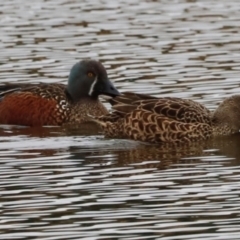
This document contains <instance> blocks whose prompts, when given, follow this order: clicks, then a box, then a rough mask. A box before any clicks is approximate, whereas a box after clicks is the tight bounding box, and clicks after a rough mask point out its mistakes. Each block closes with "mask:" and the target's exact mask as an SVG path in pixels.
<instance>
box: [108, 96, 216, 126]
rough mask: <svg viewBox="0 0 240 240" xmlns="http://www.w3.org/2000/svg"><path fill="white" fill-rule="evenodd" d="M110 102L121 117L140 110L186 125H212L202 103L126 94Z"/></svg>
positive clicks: (208, 112)
mask: <svg viewBox="0 0 240 240" xmlns="http://www.w3.org/2000/svg"><path fill="white" fill-rule="evenodd" d="M109 102H110V104H111V105H112V109H113V112H114V114H115V115H116V114H117V115H118V116H119V117H122V116H123V114H127V113H130V112H132V111H134V110H138V111H142V112H150V113H152V114H155V115H157V116H163V117H166V118H169V119H172V120H175V121H179V122H184V123H207V124H210V123H211V119H210V111H209V110H208V109H207V108H205V107H204V106H203V105H201V104H200V103H198V102H195V101H192V100H189V99H181V98H173V97H165V98H156V97H152V96H149V95H145V94H136V93H131V92H126V93H123V94H122V95H120V96H117V97H116V98H114V99H110V100H109Z"/></svg>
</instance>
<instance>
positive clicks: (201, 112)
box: [88, 92, 240, 144]
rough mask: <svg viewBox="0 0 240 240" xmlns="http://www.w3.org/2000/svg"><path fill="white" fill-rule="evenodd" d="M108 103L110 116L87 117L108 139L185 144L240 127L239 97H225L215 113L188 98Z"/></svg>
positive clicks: (126, 96) (125, 97)
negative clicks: (110, 109) (110, 106)
mask: <svg viewBox="0 0 240 240" xmlns="http://www.w3.org/2000/svg"><path fill="white" fill-rule="evenodd" d="M108 101H109V103H110V104H111V105H112V112H111V113H108V114H106V115H103V116H92V115H90V114H89V115H88V116H89V118H90V121H93V122H95V123H97V124H98V125H99V126H101V128H102V129H103V132H104V135H105V136H106V137H109V138H124V139H132V140H136V141H142V142H148V143H163V144H186V143H193V142H198V141H203V140H207V139H209V138H212V137H215V136H221V135H230V134H235V133H238V132H239V128H240V95H234V96H231V97H228V98H226V99H225V100H224V101H223V102H222V103H221V104H220V105H219V106H218V108H217V109H216V110H215V111H210V110H209V109H207V108H206V107H205V106H203V105H202V104H200V103H198V102H196V101H193V100H191V99H181V98H177V97H160V98H157V97H154V96H150V95H146V94H138V93H133V92H124V93H122V94H121V95H119V96H117V97H116V98H114V99H109V100H108Z"/></svg>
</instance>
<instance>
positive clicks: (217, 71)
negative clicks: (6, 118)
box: [0, 0, 240, 240]
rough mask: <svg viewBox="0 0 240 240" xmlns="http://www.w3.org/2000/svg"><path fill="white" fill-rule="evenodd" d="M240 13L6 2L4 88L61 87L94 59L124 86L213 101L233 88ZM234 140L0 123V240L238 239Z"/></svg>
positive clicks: (238, 156)
mask: <svg viewBox="0 0 240 240" xmlns="http://www.w3.org/2000/svg"><path fill="white" fill-rule="evenodd" d="M239 11H240V2H239V1H237V0H235V1H225V0H218V1H213V0H212V1H207V0H185V1H184V0H165V1H164V0H161V1H153V0H152V1H151V0H149V1H147V0H145V1H144V0H131V1H126V0H121V1H120V0H119V1H107V0H102V1H97V0H88V1H84V0H82V1H77V0H72V1H70V0H69V1H67V0H65V1H64V0H51V1H47V0H45V1H44V0H36V1H34V3H33V1H30V0H12V1H3V2H2V3H1V4H0V14H1V15H0V16H1V17H0V33H1V35H0V36H1V37H0V52H1V54H0V56H1V57H0V84H4V83H6V82H21V83H37V82H62V83H66V79H67V77H68V73H69V70H70V68H71V66H72V65H73V64H74V63H75V62H76V61H78V60H80V59H83V58H87V57H91V58H97V59H99V60H101V61H102V62H103V64H104V66H106V68H107V71H108V73H109V77H110V79H111V80H112V81H113V82H114V84H115V85H116V86H117V87H118V88H119V90H120V91H126V90H128V91H129V90H130V91H135V92H139V93H148V94H152V95H155V96H175V97H183V98H191V99H193V100H196V101H198V102H200V103H202V104H204V105H206V106H207V107H208V108H209V109H215V108H216V107H217V105H218V104H219V102H221V101H222V100H223V99H224V98H225V97H227V96H230V95H232V94H236V93H238V92H239V90H240V87H239V70H240V51H239V50H240V44H239V43H240V41H239V25H240V21H239V20H240V18H239ZM103 101H104V100H103ZM104 103H105V104H106V102H104ZM106 106H107V107H108V108H109V107H110V106H109V105H108V104H106ZM239 141H240V136H239V135H235V136H230V137H222V138H218V139H214V140H210V141H208V142H205V143H203V144H199V145H197V146H194V145H193V146H191V147H185V148H174V149H173V148H171V149H166V148H162V147H159V146H156V145H148V144H143V143H139V142H134V141H128V140H116V139H105V138H104V137H103V136H102V134H101V131H100V130H99V129H98V128H93V127H92V125H91V126H87V125H86V126H84V128H72V129H70V128H64V127H51V128H50V127H48V128H47V127H45V128H35V129H33V128H26V127H19V126H1V127H0V180H1V181H0V206H1V208H0V239H41V240H42V239H43V240H53V239H87V240H91V239H124V240H125V239H129V240H130V239H131V240H134V239H136V240H140V239H163V240H176V239H178V240H181V239H182V240H186V239H188V240H190V239H191V240H201V239H209V240H220V239H222V240H225V239H239V234H240V231H239V226H240V214H239V212H240V200H239V195H240V190H239V189H240V183H239V180H240V167H239V161H240V149H239Z"/></svg>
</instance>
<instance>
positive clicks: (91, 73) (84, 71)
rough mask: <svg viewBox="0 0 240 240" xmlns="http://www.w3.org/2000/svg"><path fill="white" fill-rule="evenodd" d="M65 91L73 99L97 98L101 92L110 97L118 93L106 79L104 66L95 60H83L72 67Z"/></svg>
mask: <svg viewBox="0 0 240 240" xmlns="http://www.w3.org/2000/svg"><path fill="white" fill-rule="evenodd" d="M67 91H68V93H69V95H70V96H71V98H72V100H73V101H79V100H80V99H82V98H92V99H97V98H98V96H99V95H101V94H102V95H107V96H111V97H115V96H118V95H120V93H119V92H118V90H117V89H116V88H115V87H114V86H113V84H112V83H111V81H110V80H109V79H108V75H107V71H106V69H105V68H104V66H103V65H102V64H101V63H100V62H99V61H96V60H83V61H80V62H78V63H76V64H75V65H74V66H73V67H72V69H71V71H70V75H69V78H68V86H67Z"/></svg>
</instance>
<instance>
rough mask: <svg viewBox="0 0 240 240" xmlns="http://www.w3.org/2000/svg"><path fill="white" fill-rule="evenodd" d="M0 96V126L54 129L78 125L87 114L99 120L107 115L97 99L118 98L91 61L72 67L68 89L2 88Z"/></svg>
mask: <svg viewBox="0 0 240 240" xmlns="http://www.w3.org/2000/svg"><path fill="white" fill-rule="evenodd" d="M1 90H5V91H4V92H2V93H0V124H16V125H25V126H44V125H52V126H58V125H63V124H81V123H82V122H85V121H87V114H93V115H96V116H100V115H103V114H107V113H108V111H107V109H106V108H105V107H104V105H103V104H102V103H101V102H100V101H99V99H98V95H100V94H104V95H109V96H116V95H118V94H119V93H118V91H117V90H116V89H115V88H114V86H113V85H112V83H111V82H110V81H109V80H108V77H107V73H106V71H105V69H104V68H103V66H102V65H101V64H100V63H99V62H97V61H93V60H91V61H90V60H88V61H86V60H85V61H82V62H80V63H77V64H75V65H74V66H73V68H72V70H71V73H70V76H69V81H68V85H67V86H66V85H64V84H56V83H54V84H44V83H41V84H37V85H32V86H26V84H25V85H16V84H14V85H12V86H11V84H8V85H6V87H5V89H4V87H1Z"/></svg>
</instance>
